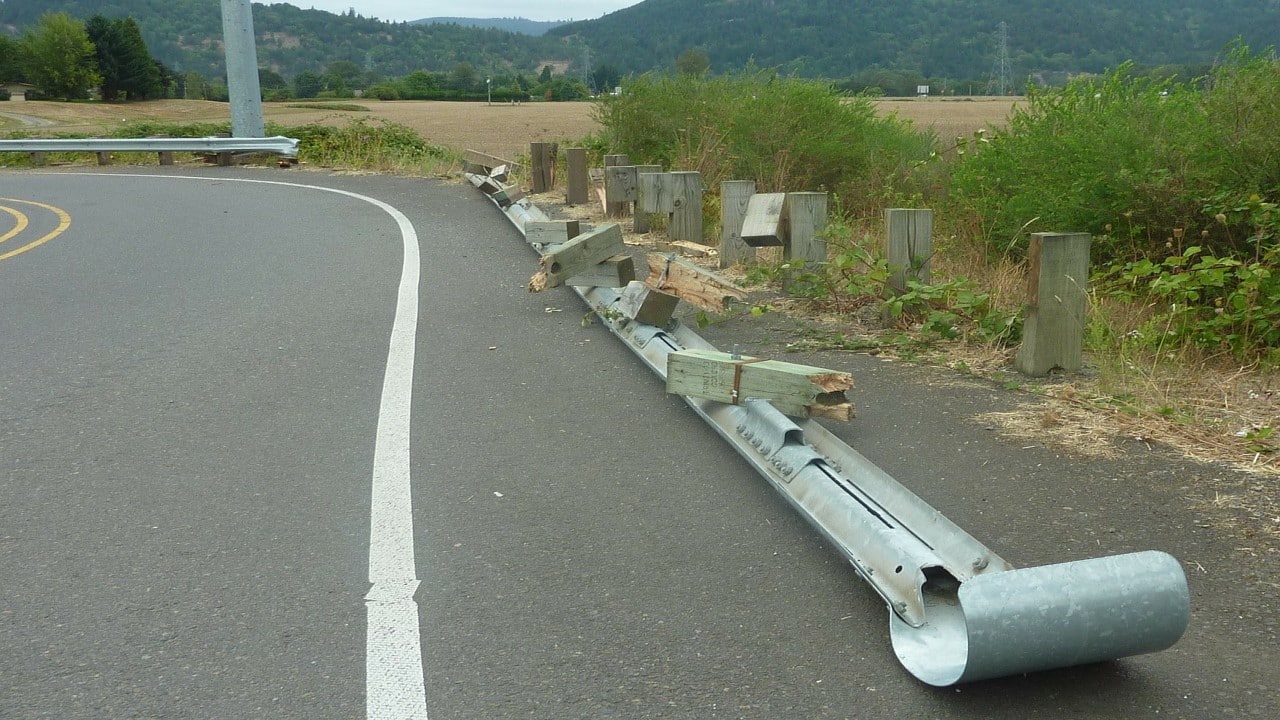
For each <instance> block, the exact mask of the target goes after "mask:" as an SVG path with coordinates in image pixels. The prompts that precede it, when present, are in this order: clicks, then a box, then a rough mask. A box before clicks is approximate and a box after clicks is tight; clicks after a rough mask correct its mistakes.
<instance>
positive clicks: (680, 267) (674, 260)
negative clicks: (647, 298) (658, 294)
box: [646, 253, 747, 313]
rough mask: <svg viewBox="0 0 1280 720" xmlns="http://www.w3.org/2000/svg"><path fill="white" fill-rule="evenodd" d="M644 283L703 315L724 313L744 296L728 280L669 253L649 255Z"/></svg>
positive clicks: (744, 295) (741, 300)
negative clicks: (698, 310)
mask: <svg viewBox="0 0 1280 720" xmlns="http://www.w3.org/2000/svg"><path fill="white" fill-rule="evenodd" d="M646 258H647V260H648V263H649V279H648V283H649V284H650V285H652V286H653V287H656V288H658V289H659V290H664V291H666V292H669V293H671V294H672V295H675V296H677V297H679V298H680V299H681V300H684V301H685V302H687V303H689V304H690V305H694V306H697V307H699V308H701V309H703V310H706V311H707V312H713V313H719V312H724V311H725V308H727V307H728V306H729V303H730V302H734V301H736V302H744V301H746V299H747V293H746V291H745V290H742V289H741V288H739V287H736V286H735V285H734V284H733V283H731V282H729V281H728V280H726V279H724V278H722V277H720V276H719V275H716V274H715V273H713V272H711V271H710V270H707V269H705V268H702V267H699V266H698V265H695V264H693V263H691V262H689V261H688V260H685V259H683V258H680V257H677V256H676V255H674V254H671V253H649V254H648V255H647V256H646Z"/></svg>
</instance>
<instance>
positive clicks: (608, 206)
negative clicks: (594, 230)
mask: <svg viewBox="0 0 1280 720" xmlns="http://www.w3.org/2000/svg"><path fill="white" fill-rule="evenodd" d="M630 164H631V163H630V161H629V160H627V156H626V155H605V156H604V172H605V178H606V180H605V182H606V190H605V206H604V214H605V217H611V218H620V217H626V216H627V214H628V210H629V206H628V205H627V203H625V202H614V201H612V200H611V199H610V198H609V196H608V188H607V183H608V180H607V178H608V176H609V168H611V167H622V166H624V165H630Z"/></svg>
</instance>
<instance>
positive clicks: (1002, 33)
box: [991, 20, 1009, 95]
mask: <svg viewBox="0 0 1280 720" xmlns="http://www.w3.org/2000/svg"><path fill="white" fill-rule="evenodd" d="M991 84H992V85H994V86H995V87H996V89H997V91H998V93H997V94H999V95H1005V94H1007V93H1008V92H1009V23H1006V22H1004V21H1003V20H1001V21H1000V24H999V25H998V26H997V31H996V61H995V64H994V67H992V69H991Z"/></svg>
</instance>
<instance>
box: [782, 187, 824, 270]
mask: <svg viewBox="0 0 1280 720" xmlns="http://www.w3.org/2000/svg"><path fill="white" fill-rule="evenodd" d="M786 218H787V235H788V241H787V244H786V245H783V246H782V259H783V261H784V262H786V261H790V260H802V261H804V266H805V270H807V271H810V272H812V271H814V270H815V269H816V268H817V266H819V265H821V264H822V263H825V262H826V261H827V241H826V240H825V239H824V238H822V237H819V234H820V233H821V232H822V231H823V229H825V228H826V227H827V194H826V193H824V192H792V193H787V210H786ZM792 285H793V277H792V273H791V272H786V273H783V275H782V289H783V290H786V291H788V292H790V291H791V287H792Z"/></svg>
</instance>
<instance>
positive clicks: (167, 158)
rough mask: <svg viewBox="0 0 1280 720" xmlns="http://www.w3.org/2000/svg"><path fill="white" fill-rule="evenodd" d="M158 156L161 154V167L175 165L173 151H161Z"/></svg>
mask: <svg viewBox="0 0 1280 720" xmlns="http://www.w3.org/2000/svg"><path fill="white" fill-rule="evenodd" d="M158 154H159V156H160V164H161V165H172V164H173V151H172V150H161V151H160V152H159V153H158Z"/></svg>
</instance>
